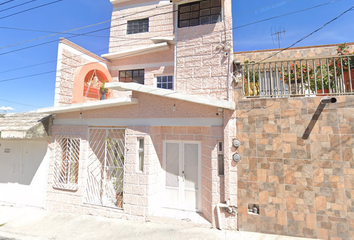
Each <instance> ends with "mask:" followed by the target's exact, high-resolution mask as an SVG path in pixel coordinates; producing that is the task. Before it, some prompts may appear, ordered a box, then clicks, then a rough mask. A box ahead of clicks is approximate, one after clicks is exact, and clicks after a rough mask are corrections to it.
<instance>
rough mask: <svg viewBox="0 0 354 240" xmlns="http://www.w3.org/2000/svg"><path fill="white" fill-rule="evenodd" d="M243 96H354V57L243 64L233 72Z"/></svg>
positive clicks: (344, 56)
mask: <svg viewBox="0 0 354 240" xmlns="http://www.w3.org/2000/svg"><path fill="white" fill-rule="evenodd" d="M236 72H237V73H238V75H240V76H241V77H242V87H243V94H244V96H245V97H297V96H315V95H345V94H353V93H354V55H342V56H334V57H321V58H311V59H292V60H286V61H272V62H262V63H252V62H251V63H249V62H247V61H246V62H245V63H244V64H243V65H241V66H239V68H238V69H236Z"/></svg>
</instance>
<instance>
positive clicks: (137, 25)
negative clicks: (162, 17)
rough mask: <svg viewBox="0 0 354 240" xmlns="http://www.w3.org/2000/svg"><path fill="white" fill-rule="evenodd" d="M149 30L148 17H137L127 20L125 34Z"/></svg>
mask: <svg viewBox="0 0 354 240" xmlns="http://www.w3.org/2000/svg"><path fill="white" fill-rule="evenodd" d="M148 31H149V19H148V18H144V19H138V20H131V21H128V24H127V34H134V33H142V32H148Z"/></svg>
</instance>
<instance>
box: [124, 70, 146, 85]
mask: <svg viewBox="0 0 354 240" xmlns="http://www.w3.org/2000/svg"><path fill="white" fill-rule="evenodd" d="M119 81H120V82H134V83H140V84H144V69H137V70H122V71H119Z"/></svg>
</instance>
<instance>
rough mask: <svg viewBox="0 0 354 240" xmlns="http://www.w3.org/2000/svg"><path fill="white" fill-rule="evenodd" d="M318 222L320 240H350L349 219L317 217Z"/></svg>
mask: <svg viewBox="0 0 354 240" xmlns="http://www.w3.org/2000/svg"><path fill="white" fill-rule="evenodd" d="M316 220H317V231H318V236H317V237H318V238H319V239H339V240H348V239H350V238H349V229H348V220H347V219H345V218H337V217H330V216H326V215H317V216H316Z"/></svg>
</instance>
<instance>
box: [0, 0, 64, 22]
mask: <svg viewBox="0 0 354 240" xmlns="http://www.w3.org/2000/svg"><path fill="white" fill-rule="evenodd" d="M61 1H64V0H56V1H53V2H50V3H45V4H42V5H39V6H36V7H32V8H28V9H25V10H22V11H19V12H16V13H12V14H9V15H7V16H4V17H0V19H4V18H8V17H12V16H15V15H18V14H21V13H24V12H28V11H31V10H34V9H37V8H41V7H45V6H48V5H51V4H54V3H57V2H61Z"/></svg>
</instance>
